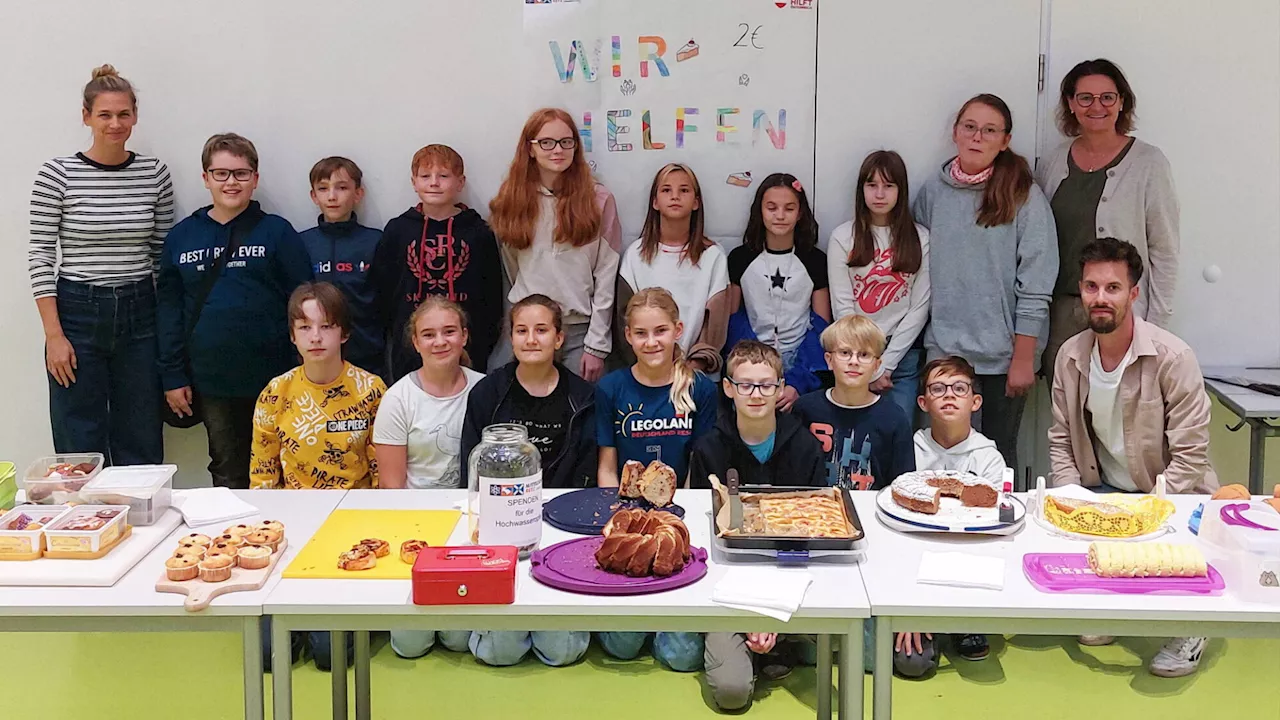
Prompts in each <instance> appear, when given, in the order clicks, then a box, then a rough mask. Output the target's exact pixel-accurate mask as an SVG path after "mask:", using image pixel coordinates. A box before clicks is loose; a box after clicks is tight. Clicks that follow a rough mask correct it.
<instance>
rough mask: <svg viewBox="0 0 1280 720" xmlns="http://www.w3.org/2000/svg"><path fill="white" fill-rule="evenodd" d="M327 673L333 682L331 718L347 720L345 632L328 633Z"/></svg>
mask: <svg viewBox="0 0 1280 720" xmlns="http://www.w3.org/2000/svg"><path fill="white" fill-rule="evenodd" d="M329 662H330V663H332V665H330V666H329V668H330V669H329V674H330V675H331V676H332V677H330V680H331V681H332V683H333V720H347V634H346V633H345V632H343V631H341V630H334V631H332V632H330V633H329Z"/></svg>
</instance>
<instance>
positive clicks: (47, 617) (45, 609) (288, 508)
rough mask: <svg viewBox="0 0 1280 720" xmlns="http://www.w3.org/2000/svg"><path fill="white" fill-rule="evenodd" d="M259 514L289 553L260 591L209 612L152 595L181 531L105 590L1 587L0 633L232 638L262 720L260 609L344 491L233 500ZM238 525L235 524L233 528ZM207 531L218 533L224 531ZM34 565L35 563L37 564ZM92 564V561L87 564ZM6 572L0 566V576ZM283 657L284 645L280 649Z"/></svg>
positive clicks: (256, 717)
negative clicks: (273, 524) (274, 524)
mask: <svg viewBox="0 0 1280 720" xmlns="http://www.w3.org/2000/svg"><path fill="white" fill-rule="evenodd" d="M236 494H237V495H238V496H240V497H241V498H242V499H244V500H245V501H247V502H249V503H250V504H252V505H255V506H257V507H258V508H259V509H260V510H261V511H262V518H261V519H275V520H279V521H281V522H283V523H284V524H285V536H286V537H287V538H288V539H289V543H290V544H289V549H288V550H287V551H286V556H285V557H284V558H281V561H280V564H279V565H278V566H277V568H278V569H277V571H276V573H274V574H273V577H272V579H271V580H268V581H267V584H266V585H265V586H264V587H263V589H261V590H257V591H254V592H237V593H229V594H226V595H222V596H220V597H217V598H214V600H213V602H212V604H210V605H209V608H208V609H207V610H204V611H202V612H196V613H192V612H187V611H186V610H185V609H184V608H183V601H184V600H185V599H186V596H184V595H175V594H172V593H159V592H156V589H155V585H156V581H157V580H159V579H160V577H161V575H163V573H164V561H165V560H166V559H168V558H169V556H170V555H171V554H173V549H174V547H176V546H177V540H178V538H180V537H182V536H183V535H186V534H188V533H190V532H192V530H191V529H190V528H188V527H187V526H186V525H179V526H178V528H177V529H176V530H174V531H173V533H172V534H171V536H170V537H169V538H168V539H166V540H164V541H162V542H161V543H160V544H159V545H158V546H157V547H156V548H155V549H154V550H153V551H151V553H149V554H148V555H147V556H146V557H145V558H143V559H142V560H141V561H140V562H138V564H137V565H136V566H134V568H133V569H132V570H130V571H129V572H128V573H126V574H125V576H124V577H122V578H121V579H120V580H119V581H118V582H117V583H116V584H115V585H113V586H110V587H0V632H173V631H184V632H190V631H203V632H234V633H239V634H240V635H241V637H242V639H243V644H244V716H245V717H246V718H251V719H253V720H260V719H261V718H262V717H263V715H264V711H265V707H264V704H263V681H262V633H261V629H260V623H261V616H262V602H263V600H264V599H266V596H267V593H268V592H269V591H270V589H271V586H272V585H273V584H274V582H275V581H276V580H277V579H278V578H279V574H278V573H279V571H280V569H282V568H283V567H284V566H285V565H286V564H288V562H289V560H290V559H291V557H292V556H293V555H294V554H295V553H296V552H297V550H298V549H300V548H301V547H302V546H303V545H304V544H306V541H307V540H308V539H310V537H311V535H312V534H314V533H315V531H316V530H317V529H319V527H320V525H321V523H323V522H324V519H325V518H327V517H328V516H329V513H330V512H332V511H333V509H334V507H336V506H337V504H338V501H340V500H341V499H342V495H343V494H344V493H343V492H341V491H330V490H315V491H302V490H298V491H293V490H290V491H287V492H286V491H275V490H245V491H238V492H237V493H236ZM237 522H239V521H237ZM212 530H215V531H220V530H222V528H221V527H218V528H213V529H212ZM36 562H39V561H36ZM85 562H92V561H85ZM2 572H4V566H3V565H2V564H0V573H2ZM284 647H285V652H286V654H287V653H288V651H289V643H288V641H287V640H286V641H285V645H284Z"/></svg>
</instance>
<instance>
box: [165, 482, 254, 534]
mask: <svg viewBox="0 0 1280 720" xmlns="http://www.w3.org/2000/svg"><path fill="white" fill-rule="evenodd" d="M173 506H174V507H175V508H177V509H178V511H179V512H181V513H182V517H183V519H184V520H186V521H187V525H188V526H190V527H193V528H194V527H200V526H203V525H218V524H222V523H228V522H231V521H232V520H238V519H240V518H243V517H249V516H250V515H256V514H257V513H258V508H256V507H254V506H253V505H250V504H249V503H247V502H245V501H244V500H241V499H240V498H238V497H236V494H235V493H233V492H232V491H231V490H230V488H224V487H211V488H193V489H191V490H174V491H173Z"/></svg>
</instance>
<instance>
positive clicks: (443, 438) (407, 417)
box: [373, 368, 484, 489]
mask: <svg viewBox="0 0 1280 720" xmlns="http://www.w3.org/2000/svg"><path fill="white" fill-rule="evenodd" d="M462 372H463V373H464V374H465V375H466V378H467V384H466V386H465V387H463V388H462V390H461V391H460V392H458V393H456V394H454V395H451V396H449V397H436V396H434V395H429V394H427V391H425V390H423V389H422V385H421V384H420V383H421V380H420V379H419V378H418V373H417V372H411V373H409V374H408V375H405V376H404V377H402V378H400V380H399V381H398V382H397V383H396V384H395V385H392V386H391V389H390V390H388V391H387V394H386V395H384V396H383V398H382V405H381V406H380V407H379V408H378V417H377V418H376V419H375V420H374V421H373V441H374V443H376V444H378V445H404V446H405V447H406V450H407V452H408V464H407V467H406V471H407V476H408V483H407V485H408V487H411V488H414V489H422V488H460V487H462V465H461V462H463V461H464V459H463V458H460V457H459V455H461V454H462V420H463V418H464V417H465V416H466V414H467V396H468V395H470V394H471V388H473V387H475V386H476V383H478V382H480V379H481V378H483V377H484V374H483V373H478V372H476V371H475V370H471V369H470V368H462Z"/></svg>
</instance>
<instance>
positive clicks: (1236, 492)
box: [1211, 483, 1280, 500]
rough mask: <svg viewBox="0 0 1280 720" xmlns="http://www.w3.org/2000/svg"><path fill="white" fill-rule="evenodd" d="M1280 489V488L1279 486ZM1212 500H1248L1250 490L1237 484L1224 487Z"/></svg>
mask: <svg viewBox="0 0 1280 720" xmlns="http://www.w3.org/2000/svg"><path fill="white" fill-rule="evenodd" d="M1277 487H1280V486H1277ZM1211 499H1212V500H1248V499H1250V495H1249V488H1247V487H1245V486H1243V485H1241V484H1239V483H1236V484H1234V485H1223V486H1222V487H1220V488H1218V492H1216V493H1214V494H1213V497H1212V498H1211Z"/></svg>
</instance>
